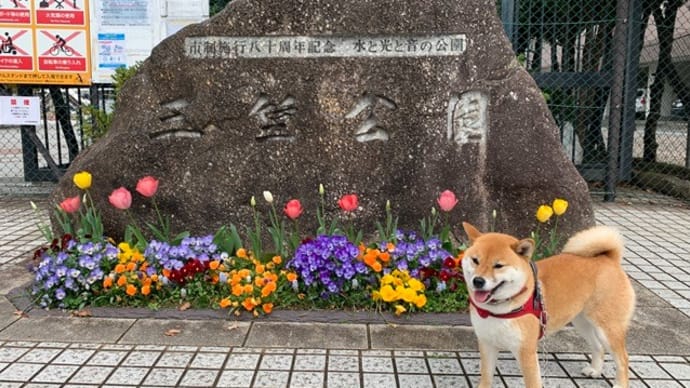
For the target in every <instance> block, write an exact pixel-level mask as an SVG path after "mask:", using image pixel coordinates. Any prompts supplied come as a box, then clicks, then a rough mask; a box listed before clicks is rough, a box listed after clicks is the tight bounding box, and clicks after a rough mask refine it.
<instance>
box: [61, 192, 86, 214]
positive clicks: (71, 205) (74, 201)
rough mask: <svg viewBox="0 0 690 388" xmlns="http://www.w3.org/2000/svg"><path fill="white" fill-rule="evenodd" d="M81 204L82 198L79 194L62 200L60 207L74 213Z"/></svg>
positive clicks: (66, 211)
mask: <svg viewBox="0 0 690 388" xmlns="http://www.w3.org/2000/svg"><path fill="white" fill-rule="evenodd" d="M79 205H81V199H79V196H78V195H77V196H76V197H72V198H67V199H65V200H64V201H62V202H60V208H61V209H62V210H64V211H65V213H74V212H76V211H77V210H79Z"/></svg>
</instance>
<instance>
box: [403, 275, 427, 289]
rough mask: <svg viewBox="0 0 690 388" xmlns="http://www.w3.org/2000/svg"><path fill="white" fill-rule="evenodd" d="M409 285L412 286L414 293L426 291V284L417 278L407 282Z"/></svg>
mask: <svg viewBox="0 0 690 388" xmlns="http://www.w3.org/2000/svg"><path fill="white" fill-rule="evenodd" d="M407 285H408V286H410V288H411V289H413V290H414V291H422V290H423V289H424V283H422V282H420V281H419V280H417V279H415V278H412V279H410V280H409V281H408V282H407Z"/></svg>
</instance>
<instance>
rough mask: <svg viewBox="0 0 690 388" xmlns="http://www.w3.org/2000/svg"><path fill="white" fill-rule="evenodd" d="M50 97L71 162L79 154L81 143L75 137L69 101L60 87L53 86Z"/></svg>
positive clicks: (50, 89) (50, 88)
mask: <svg viewBox="0 0 690 388" xmlns="http://www.w3.org/2000/svg"><path fill="white" fill-rule="evenodd" d="M48 90H49V91H50V97H51V99H52V100H53V106H54V107H55V117H57V120H58V124H59V125H60V129H62V134H63V135H64V136H65V142H66V143H67V151H68V153H69V160H70V162H71V161H72V160H74V158H76V157H77V154H79V143H78V142H77V137H76V136H75V135H74V128H73V127H72V120H71V119H70V110H69V100H68V98H69V97H67V98H65V95H63V94H62V91H61V90H60V88H59V87H58V86H51V87H49V88H48Z"/></svg>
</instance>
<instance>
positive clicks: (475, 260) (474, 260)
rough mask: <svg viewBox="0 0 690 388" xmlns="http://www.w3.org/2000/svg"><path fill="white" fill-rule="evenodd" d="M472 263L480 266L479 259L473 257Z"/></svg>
mask: <svg viewBox="0 0 690 388" xmlns="http://www.w3.org/2000/svg"><path fill="white" fill-rule="evenodd" d="M472 262H473V263H474V264H475V265H478V264H479V259H477V258H476V257H473V258H472Z"/></svg>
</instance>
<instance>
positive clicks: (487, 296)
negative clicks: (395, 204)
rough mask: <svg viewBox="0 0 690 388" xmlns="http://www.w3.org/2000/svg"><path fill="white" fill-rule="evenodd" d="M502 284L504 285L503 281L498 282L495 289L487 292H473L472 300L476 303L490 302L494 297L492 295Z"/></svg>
mask: <svg viewBox="0 0 690 388" xmlns="http://www.w3.org/2000/svg"><path fill="white" fill-rule="evenodd" d="M503 284H505V280H504V281H502V282H500V283H498V285H497V286H496V287H494V288H492V289H491V290H489V291H479V290H475V291H474V300H475V301H476V302H477V303H487V302H488V301H489V300H491V297H492V296H493V295H494V293H495V292H496V290H498V289H499V288H501V286H502V285H503Z"/></svg>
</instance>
